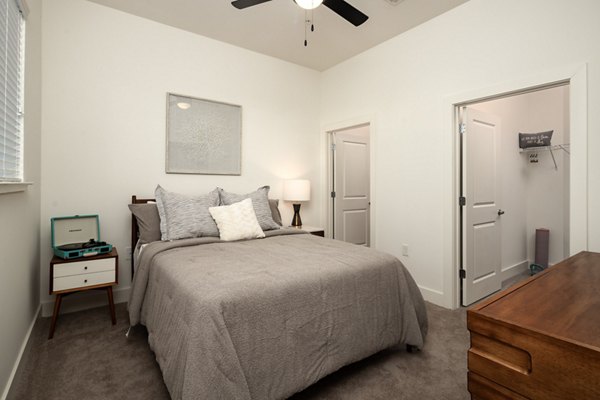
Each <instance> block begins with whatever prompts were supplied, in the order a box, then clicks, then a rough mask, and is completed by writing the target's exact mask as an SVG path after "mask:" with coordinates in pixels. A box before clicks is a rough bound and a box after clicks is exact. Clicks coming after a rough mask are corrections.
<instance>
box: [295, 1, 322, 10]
mask: <svg viewBox="0 0 600 400" xmlns="http://www.w3.org/2000/svg"><path fill="white" fill-rule="evenodd" d="M294 1H295V2H296V4H298V5H299V6H300V7H302V8H304V9H305V10H312V9H313V8H317V7H319V6H320V5H321V3H322V2H323V0H294Z"/></svg>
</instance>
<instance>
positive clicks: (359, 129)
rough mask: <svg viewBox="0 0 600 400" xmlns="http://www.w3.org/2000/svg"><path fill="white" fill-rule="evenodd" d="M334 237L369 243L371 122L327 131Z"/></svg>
mask: <svg viewBox="0 0 600 400" xmlns="http://www.w3.org/2000/svg"><path fill="white" fill-rule="evenodd" d="M329 141H330V144H331V146H330V149H331V156H330V157H329V159H330V163H331V165H330V173H331V176H330V182H331V184H330V189H331V190H330V191H329V192H330V204H331V213H330V226H331V227H332V229H331V233H332V234H331V236H332V238H333V239H337V240H342V241H345V242H348V243H353V244H357V245H361V246H367V247H368V246H370V245H371V182H370V176H371V170H370V165H371V160H370V158H371V157H370V152H371V149H370V125H369V124H363V125H359V126H354V127H350V128H345V129H338V130H335V131H331V132H329Z"/></svg>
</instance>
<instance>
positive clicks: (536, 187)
mask: <svg viewBox="0 0 600 400" xmlns="http://www.w3.org/2000/svg"><path fill="white" fill-rule="evenodd" d="M527 96H528V98H529V100H530V105H529V125H528V128H527V129H528V132H543V131H548V130H554V133H553V136H552V143H553V144H562V143H569V136H570V135H569V129H568V124H565V120H567V121H568V115H569V108H568V102H567V103H566V102H565V101H564V99H565V97H567V98H568V96H569V90H568V87H558V88H555V89H551V90H549V91H547V93H543V92H535V93H531V94H529V95H527ZM554 157H555V159H556V164H557V168H558V169H555V168H554V163H553V162H552V155H551V154H550V152H548V151H545V152H539V153H538V163H537V164H529V165H528V167H527V169H526V171H527V178H526V179H527V181H528V184H527V236H528V254H529V260H531V261H533V260H534V259H535V229H536V228H548V229H550V251H549V258H548V261H549V263H550V264H555V263H557V262H559V261H561V260H563V259H565V258H566V257H568V256H569V253H568V251H565V250H566V249H565V241H567V243H568V233H569V227H568V226H565V222H566V221H567V222H568V218H567V216H566V215H568V206H569V205H568V203H567V202H568V196H565V192H566V193H568V192H569V186H568V175H567V174H568V173H569V171H570V169H569V164H570V156H569V155H567V153H565V152H564V151H562V150H559V151H554ZM566 203H567V204H566ZM567 248H568V247H567Z"/></svg>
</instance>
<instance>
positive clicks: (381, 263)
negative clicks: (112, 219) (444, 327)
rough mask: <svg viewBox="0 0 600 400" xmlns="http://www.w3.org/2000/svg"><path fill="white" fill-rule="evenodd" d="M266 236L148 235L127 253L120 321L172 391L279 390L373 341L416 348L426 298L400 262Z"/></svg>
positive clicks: (223, 394) (375, 347) (301, 238)
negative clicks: (126, 322)
mask: <svg viewBox="0 0 600 400" xmlns="http://www.w3.org/2000/svg"><path fill="white" fill-rule="evenodd" d="M149 200H150V199H138V198H136V197H135V196H134V197H133V198H132V201H133V202H134V203H136V202H138V203H143V202H147V201H149ZM265 234H266V237H265V238H263V239H253V240H243V241H237V242H222V241H220V240H219V238H218V237H200V238H192V239H181V240H174V241H157V242H153V243H150V244H147V245H145V247H144V249H143V251H142V252H141V253H140V254H139V256H138V257H137V259H136V263H135V274H134V275H133V282H132V289H131V295H130V301H129V305H128V307H129V317H130V323H131V325H132V326H135V325H137V324H143V325H145V326H146V328H147V330H148V342H149V344H150V347H151V348H152V350H153V351H154V353H155V355H156V359H157V361H158V364H159V365H160V368H161V370H162V373H163V378H164V381H165V384H166V386H167V388H168V390H169V392H170V394H171V397H172V398H173V399H261V400H262V399H282V398H287V397H289V396H291V395H292V394H294V393H296V392H299V391H301V390H302V389H304V388H306V387H308V386H309V385H311V384H313V383H315V382H316V381H318V380H319V379H321V378H322V377H324V376H326V375H328V374H330V373H332V372H334V371H336V370H338V369H339V368H341V367H343V366H345V365H348V364H350V363H352V362H355V361H358V360H361V359H363V358H365V357H368V356H370V355H372V354H374V353H376V352H378V351H381V350H383V349H386V348H389V347H392V346H395V345H399V344H406V345H410V346H415V347H418V348H421V347H422V346H423V343H424V339H425V336H426V334H427V316H426V310H425V304H424V301H423V298H422V296H421V294H420V292H419V289H418V288H417V286H416V284H415V282H414V280H413V279H412V277H411V276H410V274H409V273H408V271H407V270H406V268H405V267H404V266H403V265H402V264H401V262H400V261H399V260H398V259H396V258H395V257H393V256H390V255H388V254H385V253H382V252H378V251H375V250H373V249H370V248H365V247H362V246H356V245H352V244H347V243H344V242H340V241H336V240H331V239H326V238H322V237H317V236H313V235H310V234H307V233H304V232H302V231H298V230H297V229H285V228H283V229H277V230H271V231H266V232H265ZM136 240H137V226H136V221H135V218H133V222H132V242H133V241H136ZM133 245H135V243H133ZM132 272H133V266H132Z"/></svg>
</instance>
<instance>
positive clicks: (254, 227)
mask: <svg viewBox="0 0 600 400" xmlns="http://www.w3.org/2000/svg"><path fill="white" fill-rule="evenodd" d="M208 212H210V215H212V217H213V219H214V220H215V222H216V223H217V227H218V228H219V236H220V237H221V240H226V241H231V240H242V239H258V238H263V237H265V233H264V232H263V231H262V229H261V228H260V225H259V224H258V219H257V218H256V213H255V212H254V207H253V206H252V199H246V200H242V201H240V202H238V203H233V204H231V205H229V206H221V207H209V208H208Z"/></svg>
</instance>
